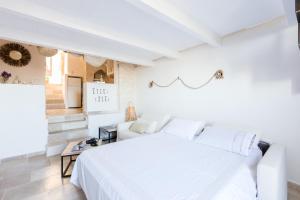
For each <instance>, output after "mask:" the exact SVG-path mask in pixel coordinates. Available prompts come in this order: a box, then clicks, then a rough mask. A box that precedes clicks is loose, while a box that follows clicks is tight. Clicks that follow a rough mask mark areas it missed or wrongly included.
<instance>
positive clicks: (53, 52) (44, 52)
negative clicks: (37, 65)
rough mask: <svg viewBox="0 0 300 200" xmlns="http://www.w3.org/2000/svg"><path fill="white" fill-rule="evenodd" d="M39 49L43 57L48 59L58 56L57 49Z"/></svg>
mask: <svg viewBox="0 0 300 200" xmlns="http://www.w3.org/2000/svg"><path fill="white" fill-rule="evenodd" d="M37 49H38V52H39V53H40V54H41V55H43V56H46V57H52V56H54V55H56V54H57V49H50V48H47V47H39V46H38V47H37Z"/></svg>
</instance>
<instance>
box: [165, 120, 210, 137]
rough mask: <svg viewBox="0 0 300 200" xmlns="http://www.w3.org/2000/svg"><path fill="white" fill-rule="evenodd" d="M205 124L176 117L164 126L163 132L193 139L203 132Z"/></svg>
mask: <svg viewBox="0 0 300 200" xmlns="http://www.w3.org/2000/svg"><path fill="white" fill-rule="evenodd" d="M204 126H205V123H204V122H201V121H193V120H187V119H179V118H175V119H173V120H172V121H170V122H169V123H168V124H167V125H166V126H165V127H164V128H163V130H162V132H164V133H167V134H172V135H176V136H179V137H182V138H184V139H188V140H192V139H194V137H195V136H197V135H199V134H200V133H201V131H202V130H203V129H204Z"/></svg>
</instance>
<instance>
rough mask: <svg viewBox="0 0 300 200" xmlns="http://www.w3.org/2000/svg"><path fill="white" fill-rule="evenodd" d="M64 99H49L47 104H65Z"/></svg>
mask: <svg viewBox="0 0 300 200" xmlns="http://www.w3.org/2000/svg"><path fill="white" fill-rule="evenodd" d="M64 103H65V102H64V99H47V100H46V104H64Z"/></svg>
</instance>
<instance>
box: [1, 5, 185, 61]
mask: <svg viewBox="0 0 300 200" xmlns="http://www.w3.org/2000/svg"><path fill="white" fill-rule="evenodd" d="M0 8H2V9H6V10H10V11H12V12H16V13H19V14H22V15H24V16H29V17H33V18H36V19H38V20H42V21H45V22H48V23H52V24H57V25H61V26H64V27H66V28H71V29H73V30H76V31H80V32H83V33H87V34H90V35H93V36H96V37H100V38H105V39H107V40H110V41H114V42H118V43H121V44H126V45H129V46H132V47H136V48H139V49H141V50H145V51H148V52H151V53H155V54H158V55H161V56H165V57H168V58H177V57H178V55H179V53H178V52H177V51H174V50H170V49H167V48H165V47H163V46H160V45H157V44H152V43H149V42H147V41H141V40H137V39H136V38H132V37H129V36H124V35H122V34H120V33H116V32H113V31H109V30H108V29H106V30H105V31H103V30H101V31H100V30H95V29H93V27H89V26H87V25H86V23H80V22H79V21H78V20H76V19H73V18H70V17H68V16H65V15H62V14H61V13H55V12H53V11H51V10H49V9H46V8H44V7H40V6H36V5H34V4H30V3H29V2H28V4H22V3H20V4H16V3H14V2H10V1H0Z"/></svg>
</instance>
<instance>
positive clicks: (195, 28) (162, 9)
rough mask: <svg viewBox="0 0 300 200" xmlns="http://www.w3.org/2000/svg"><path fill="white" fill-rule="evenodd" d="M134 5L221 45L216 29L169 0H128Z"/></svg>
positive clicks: (208, 41)
mask: <svg viewBox="0 0 300 200" xmlns="http://www.w3.org/2000/svg"><path fill="white" fill-rule="evenodd" d="M126 1H127V2H129V3H130V4H132V5H133V6H135V7H137V8H140V9H142V10H144V11H146V12H148V13H149V14H151V15H154V16H156V17H158V18H159V19H162V20H164V21H166V22H168V23H171V24H173V25H175V26H177V27H179V28H181V29H182V30H184V31H186V32H189V33H191V34H193V35H195V36H197V37H198V38H201V40H202V41H203V42H206V43H208V44H210V45H212V46H220V45H221V38H220V36H218V35H217V34H216V33H215V32H214V31H212V30H210V29H209V28H208V27H207V26H205V25H204V24H201V23H200V22H199V21H197V20H195V19H194V18H193V17H191V16H189V15H188V14H186V13H184V12H182V11H181V10H180V9H178V8H177V7H175V6H174V5H172V4H171V3H169V2H166V1H164V0H126Z"/></svg>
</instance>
